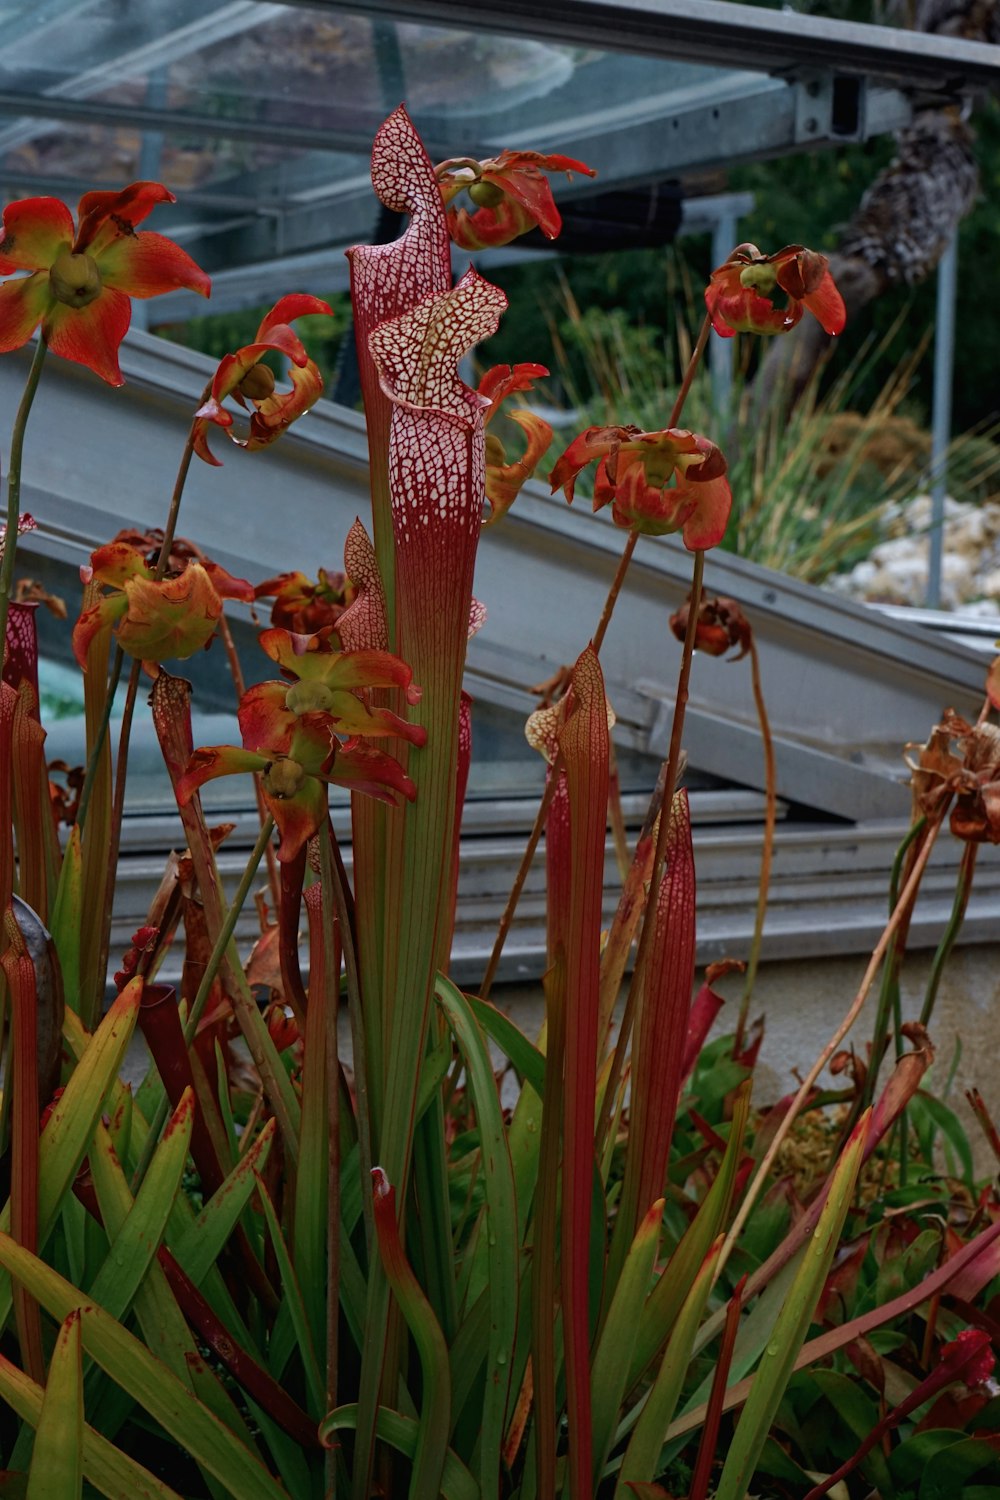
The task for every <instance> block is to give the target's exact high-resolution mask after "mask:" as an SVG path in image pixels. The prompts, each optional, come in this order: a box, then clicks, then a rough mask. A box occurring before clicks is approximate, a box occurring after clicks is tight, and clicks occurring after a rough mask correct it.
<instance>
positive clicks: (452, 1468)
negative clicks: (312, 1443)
mask: <svg viewBox="0 0 1000 1500" xmlns="http://www.w3.org/2000/svg"><path fill="white" fill-rule="evenodd" d="M357 1421H358V1405H357V1402H356V1401H353V1402H351V1404H350V1405H349V1406H338V1407H337V1409H336V1411H332V1412H331V1413H330V1415H329V1416H328V1417H327V1418H326V1420H325V1421H324V1422H323V1424H322V1426H321V1427H320V1437H321V1438H322V1439H323V1441H324V1442H327V1441H328V1440H330V1439H332V1437H333V1434H334V1433H335V1432H340V1431H341V1430H342V1429H344V1428H348V1429H351V1430H354V1429H356V1427H357ZM418 1431H419V1423H418V1422H416V1421H415V1420H414V1418H413V1417H403V1416H400V1414H399V1412H395V1411H387V1410H386V1408H385V1407H384V1406H380V1407H379V1410H378V1416H377V1417H376V1418H375V1436H376V1437H377V1438H378V1439H379V1441H380V1442H383V1443H388V1444H389V1446H390V1447H392V1448H395V1449H396V1451H397V1453H402V1455H403V1456H404V1458H412V1457H413V1455H414V1453H415V1452H416V1450H417V1434H418ZM440 1492H441V1495H442V1496H443V1497H444V1500H480V1493H481V1492H480V1489H479V1486H478V1484H477V1483H476V1481H475V1480H474V1479H473V1477H472V1475H471V1474H470V1473H469V1471H468V1469H467V1468H466V1467H465V1465H464V1464H463V1463H462V1461H461V1459H460V1458H458V1457H456V1455H455V1454H454V1453H453V1452H452V1450H451V1449H450V1448H449V1449H448V1452H447V1454H446V1455H445V1460H444V1469H443V1470H442V1472H441V1491H440ZM490 1493H491V1494H492V1490H491V1492H490ZM427 1500H430V1497H429V1496H428V1497H427ZM434 1500H437V1496H435V1497H434Z"/></svg>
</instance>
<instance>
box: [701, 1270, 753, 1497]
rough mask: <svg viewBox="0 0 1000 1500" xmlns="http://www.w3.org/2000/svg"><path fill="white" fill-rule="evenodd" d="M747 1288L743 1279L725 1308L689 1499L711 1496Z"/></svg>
mask: <svg viewBox="0 0 1000 1500" xmlns="http://www.w3.org/2000/svg"><path fill="white" fill-rule="evenodd" d="M745 1286H746V1277H745V1276H744V1277H743V1278H742V1279H741V1280H740V1281H739V1282H738V1283H737V1285H736V1288H735V1290H734V1291H733V1295H732V1296H731V1297H730V1299H729V1303H728V1305H727V1307H726V1323H725V1327H724V1328H723V1331H722V1342H721V1344H720V1345H719V1352H718V1354H717V1355H716V1357H715V1371H714V1373H713V1375H712V1391H711V1394H710V1396H709V1398H708V1414H707V1416H706V1418H705V1426H704V1427H703V1428H702V1433H701V1441H700V1443H699V1445H698V1457H697V1458H696V1460H695V1465H694V1473H693V1474H692V1476H691V1483H690V1486H689V1488H688V1500H706V1497H707V1495H708V1484H709V1480H710V1478H711V1475H712V1463H713V1461H714V1459H715V1448H716V1444H717V1442H718V1440H719V1423H720V1422H721V1420H722V1403H723V1400H724V1398H725V1394H726V1381H727V1380H728V1379H729V1369H730V1366H731V1364H732V1362H733V1350H734V1348H735V1347H736V1335H737V1333H738V1331H739V1326H740V1311H741V1309H742V1306H743V1291H744V1288H745Z"/></svg>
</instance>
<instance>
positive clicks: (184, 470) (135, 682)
mask: <svg viewBox="0 0 1000 1500" xmlns="http://www.w3.org/2000/svg"><path fill="white" fill-rule="evenodd" d="M210 394H211V383H209V384H208V385H207V386H206V387H205V389H204V391H203V392H202V397H201V400H200V401H199V403H198V404H199V406H201V405H203V404H204V402H205V401H207V400H208V397H209V395H210ZM196 430H197V429H196V426H195V420H194V419H192V422H191V426H190V428H189V429H188V435H187V440H186V442H185V444H184V451H183V452H182V454H181V459H180V463H179V464H178V465H177V475H176V478H175V479H174V488H173V492H172V493H171V496H170V506H169V508H168V510H167V520H166V525H165V526H164V528H163V540H162V542H161V543H160V551H159V554H158V556H157V559H156V564H155V566H154V568H153V575H154V577H155V578H156V581H157V582H159V581H160V580H161V579H162V578H163V576H164V574H165V573H166V571H167V566H168V564H169V562H170V549H171V547H172V546H173V541H174V533H175V531H176V529H177V516H178V513H179V512H180V508H181V499H182V497H183V494H184V484H185V481H186V480H187V476H188V470H189V469H190V467H191V459H192V458H193V456H194V438H195V432H196ZM117 664H118V663H117V657H116V665H117ZM141 670H142V663H141V662H140V661H139V660H138V659H136V660H134V661H133V662H132V668H131V671H130V672H129V676H128V686H127V688H126V690H125V704H124V707H123V709H122V724H121V731H120V733H119V736H118V759H117V762H116V764H115V792H114V802H113V804H112V809H111V831H110V835H109V839H108V881H107V886H106V889H107V890H108V891H114V889H115V877H116V873H117V870H118V854H119V850H120V848H121V837H122V819H123V818H124V816H125V784H126V777H127V775H128V751H129V740H130V738H131V734H132V718H133V715H134V713H135V700H136V696H137V694H138V691H139V673H140V672H141ZM119 671H120V666H119ZM112 675H114V674H113V673H112ZM112 698H113V694H112ZM110 718H111V703H110V701H109V704H108V706H107V708H106V710H105V715H104V718H103V720H102V721H101V729H100V730H99V731H98V736H97V741H96V743H95V746H94V750H93V754H92V758H93V760H94V762H95V765H96V760H97V757H98V756H99V755H100V753H101V746H102V744H103V741H104V735H105V734H106V733H107V726H108V723H109V722H110ZM111 918H112V908H111V903H110V902H109V904H108V909H107V911H106V912H105V914H104V928H103V932H102V936H101V950H100V954H99V955H98V962H97V974H98V976H100V975H104V974H106V972H107V964H108V953H109V951H110V948H111Z"/></svg>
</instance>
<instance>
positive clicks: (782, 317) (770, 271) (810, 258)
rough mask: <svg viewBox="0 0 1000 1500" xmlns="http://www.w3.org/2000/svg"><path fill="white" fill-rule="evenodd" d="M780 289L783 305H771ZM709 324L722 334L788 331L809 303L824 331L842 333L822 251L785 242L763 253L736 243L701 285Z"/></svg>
mask: <svg viewBox="0 0 1000 1500" xmlns="http://www.w3.org/2000/svg"><path fill="white" fill-rule="evenodd" d="M779 291H780V292H784V294H785V296H786V298H787V299H788V300H787V305H786V306H785V307H775V305H774V302H773V300H772V299H773V297H774V294H775V292H779ZM705 306H706V307H707V308H708V311H709V316H710V317H711V319H712V327H713V328H714V329H715V331H716V333H718V334H721V335H722V337H723V338H724V339H731V338H732V336H733V334H734V333H787V332H788V330H789V329H790V328H794V327H795V325H796V323H798V322H799V320H800V319H801V317H802V309H803V308H808V309H809V311H810V312H811V313H812V315H813V317H814V318H816V319H817V320H818V321H819V323H820V325H821V326H822V328H823V329H824V331H825V332H826V333H831V334H834V333H843V331H844V324H845V323H846V321H847V312H846V310H845V308H844V300H843V298H842V297H841V295H840V293H839V292H838V291H837V287H836V284H835V283H834V279H833V277H832V276H831V275H830V269H829V263H828V261H827V258H826V256H825V255H820V254H819V253H818V251H816V250H807V249H806V248H805V247H804V246H803V245H786V246H785V248H784V250H778V251H777V252H776V253H775V254H774V255H762V254H761V252H760V251H759V250H758V249H757V246H756V245H751V244H749V243H748V244H744V245H737V247H736V249H735V250H734V251H733V253H732V254H731V255H730V257H729V259H728V260H727V261H726V262H725V264H724V265H721V266H719V267H718V268H717V269H716V270H714V271H713V272H712V275H711V279H710V280H709V283H708V286H707V287H706V288H705Z"/></svg>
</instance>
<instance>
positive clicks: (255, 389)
mask: <svg viewBox="0 0 1000 1500" xmlns="http://www.w3.org/2000/svg"><path fill="white" fill-rule="evenodd" d="M239 391H240V395H241V396H246V398H247V400H248V401H266V400H267V398H268V396H271V395H273V393H274V371H273V370H272V369H270V368H269V367H268V366H267V365H251V367H250V369H249V370H248V371H247V372H246V374H245V375H244V377H243V379H242V380H241V381H240V384H239Z"/></svg>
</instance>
